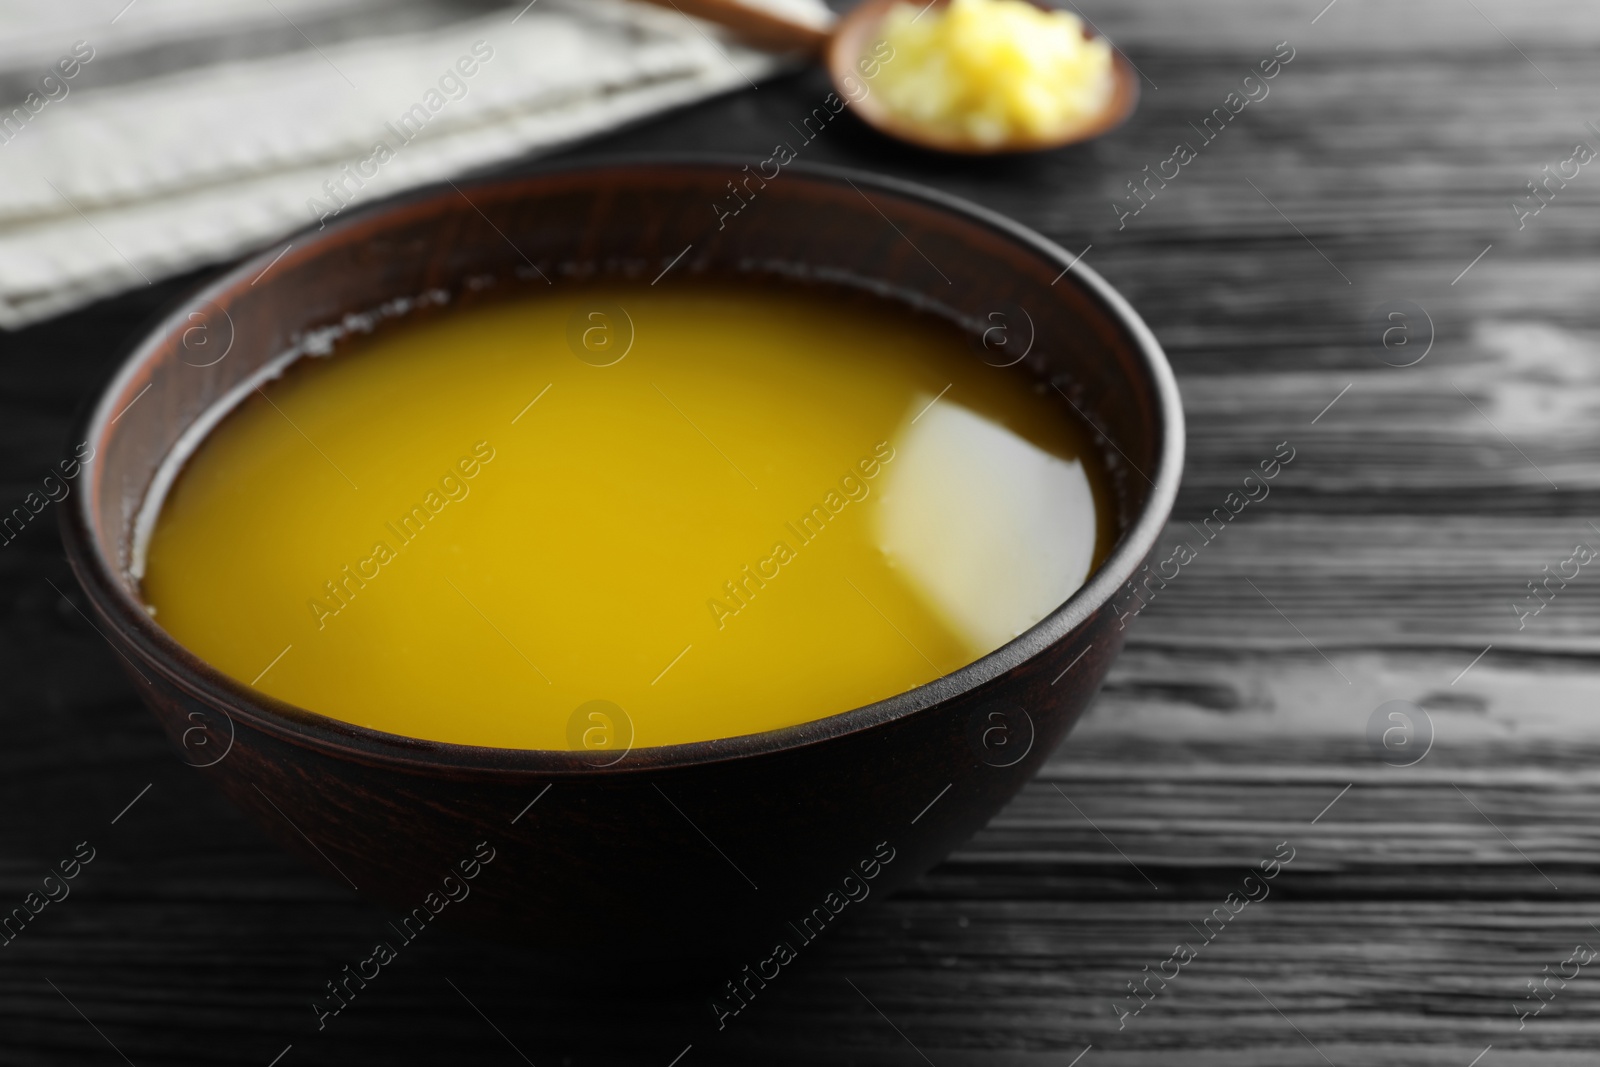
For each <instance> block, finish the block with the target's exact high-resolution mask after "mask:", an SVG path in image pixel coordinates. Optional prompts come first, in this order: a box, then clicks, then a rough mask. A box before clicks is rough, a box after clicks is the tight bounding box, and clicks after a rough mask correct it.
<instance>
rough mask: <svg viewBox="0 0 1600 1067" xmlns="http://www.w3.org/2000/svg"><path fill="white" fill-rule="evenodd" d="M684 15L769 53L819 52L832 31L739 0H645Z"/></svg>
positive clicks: (812, 53)
mask: <svg viewBox="0 0 1600 1067" xmlns="http://www.w3.org/2000/svg"><path fill="white" fill-rule="evenodd" d="M649 2H650V3H652V4H656V5H658V6H660V7H670V8H673V9H674V10H676V11H678V12H679V13H680V14H684V15H694V16H696V17H697V18H702V19H705V20H706V21H707V22H714V23H716V24H717V25H719V26H722V27H725V28H727V29H729V30H732V31H733V32H734V34H736V35H737V36H738V37H740V38H741V39H743V40H744V41H746V42H748V43H749V44H752V45H754V46H755V47H757V48H762V49H766V50H768V51H772V52H800V53H803V54H805V55H810V56H816V55H821V54H822V50H823V49H824V48H825V47H826V46H827V44H828V39H829V38H830V37H831V36H832V34H831V33H830V32H829V31H828V30H824V29H818V28H817V27H815V26H808V25H806V24H805V23H802V22H793V21H790V20H789V19H787V18H785V17H783V16H782V15H777V14H774V13H772V12H770V11H767V10H764V9H762V8H759V7H755V6H754V5H751V4H742V3H740V2H739V0H649Z"/></svg>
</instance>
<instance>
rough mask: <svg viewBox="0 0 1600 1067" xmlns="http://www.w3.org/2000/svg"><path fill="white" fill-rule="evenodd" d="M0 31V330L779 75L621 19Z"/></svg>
mask: <svg viewBox="0 0 1600 1067" xmlns="http://www.w3.org/2000/svg"><path fill="white" fill-rule="evenodd" d="M747 2H751V0H747ZM760 2H762V3H765V4H768V5H774V6H776V4H777V2H778V0H760ZM782 6H783V8H784V9H785V10H786V12H788V13H789V14H790V15H791V16H798V17H799V18H801V19H805V20H808V21H811V22H813V23H815V24H818V25H823V24H826V22H827V21H828V19H829V18H830V16H829V14H828V11H827V8H826V7H824V6H823V5H822V3H821V0H782ZM91 7H92V8H93V11H92V12H91V13H92V14H94V15H95V16H96V17H95V18H93V19H90V18H88V16H87V15H86V13H85V12H86V11H87V10H88V9H90V8H91ZM463 11H465V13H466V14H467V15H469V16H470V17H462V12H463ZM113 18H114V19H115V21H114V22H113V21H112V19H113ZM0 25H4V26H6V27H7V34H6V36H5V40H4V41H3V42H0V99H5V100H10V101H12V102H13V103H12V105H11V106H7V107H6V108H5V109H4V110H3V111H0V138H5V137H9V140H4V141H3V143H0V327H4V328H6V329H15V328H16V327H18V326H21V325H24V324H26V323H29V322H32V321H35V320H38V319H42V318H45V317H48V316H50V315H55V314H58V313H60V312H63V311H66V310H68V309H71V308H74V307H77V306H79V305H82V304H85V303H87V302H89V301H91V300H93V299H96V298H98V297H102V296H106V295H109V294H111V293H115V292H119V291H121V290H123V289H127V288H130V287H133V286H139V285H145V284H148V283H150V282H153V281H155V280H157V279H159V278H161V277H164V276H168V275H172V274H175V273H179V272H182V271H184V270H188V269H190V268H193V267H195V266H198V265H200V264H203V263H208V262H216V261H220V260H224V259H227V258H230V257H232V256H235V255H238V254H240V253H242V252H245V251H248V250H251V249H254V248H258V247H261V246H263V245H266V244H268V243H269V242H271V241H272V240H273V239H274V238H278V237H281V236H282V235H284V234H286V233H289V232H291V231H293V230H296V229H299V228H300V227H302V226H304V225H306V224H307V223H311V222H316V221H317V219H318V217H319V214H321V213H326V212H328V211H330V210H333V209H336V208H339V207H340V205H341V203H342V202H343V201H346V200H348V201H349V202H351V203H354V202H360V201H363V200H369V199H372V198H375V197H379V196H384V195H388V194H390V193H393V192H396V191H398V190H401V189H404V188H407V187H410V186H414V185H418V184H421V183H424V182H428V181H435V180H438V179H441V178H444V177H448V176H452V175H455V174H458V173H460V172H462V171H465V170H469V169H472V168H476V167H480V166H483V165H485V164H489V163H493V162H495V161H497V160H502V159H508V158H512V157H516V156H521V155H524V154H527V153H530V152H534V151H539V150H549V149H552V148H555V147H558V146H560V145H564V144H567V143H570V142H572V141H575V140H577V139H580V138H582V137H585V136H589V135H592V134H595V133H597V132H600V131H603V130H607V129H612V128H615V127H617V126H620V125H622V124H624V123H627V122H629V121H632V120H635V119H638V118H641V117H644V116H647V115H651V114H654V113H657V112H660V111H662V110H665V109H668V108H671V107H674V106H678V105H681V104H684V103H687V102H690V101H694V100H698V99H701V98H704V97H707V96H711V95H714V94H716V93H720V92H724V91H728V90H730V89H737V88H743V87H746V86H747V85H752V84H754V82H755V81H756V80H758V79H760V78H762V77H764V76H766V75H769V74H771V73H773V72H774V71H776V70H778V69H780V67H782V66H783V65H784V63H785V61H784V60H783V59H782V58H781V57H774V56H771V55H767V54H765V53H761V52H757V51H753V50H751V49H749V48H745V47H742V46H740V45H738V44H736V43H734V42H733V41H732V40H731V39H729V38H727V37H725V36H724V35H723V34H721V33H720V32H719V31H718V30H717V29H716V28H715V27H711V26H709V25H707V24H705V23H700V22H696V21H692V20H690V19H689V18H687V17H686V16H683V15H681V14H679V13H677V12H675V11H672V10H669V9H664V8H657V7H652V6H649V5H646V4H641V3H634V2H631V0H535V2H534V3H532V4H528V5H527V6H523V2H522V0H519V2H518V3H516V4H514V5H512V6H508V7H489V6H487V5H485V4H483V3H478V4H475V5H470V6H467V5H462V4H460V3H450V4H446V3H445V2H443V0H410V2H409V3H407V2H396V0H379V2H376V3H375V2H374V0H134V2H133V3H132V4H128V3H127V0H114V2H112V0H107V2H106V3H104V4H102V3H100V2H99V0H94V3H93V4H90V3H85V4H84V5H83V6H82V7H79V6H78V5H77V4H76V3H75V4H73V5H63V4H60V3H56V2H53V0H48V2H46V0H0ZM313 41H315V42H316V43H313ZM77 42H83V44H78V43H77ZM75 45H76V51H74V46H75ZM90 51H92V53H93V58H92V59H89V60H88V61H87V62H80V63H79V64H78V66H77V68H76V70H75V72H74V75H73V77H71V78H65V77H63V73H64V71H68V70H73V69H74V68H73V66H72V62H71V61H72V60H73V59H76V58H78V57H81V56H83V55H84V54H86V53H88V52H90ZM241 53H243V54H242V56H241ZM63 59H65V60H67V61H68V62H67V63H66V65H65V66H64V67H58V63H59V62H60V61H62V60H63ZM468 70H470V71H471V72H472V73H471V74H470V75H469V74H467V73H464V72H465V71H468ZM29 93H33V94H35V95H33V96H32V97H29V96H28V95H27V94H29ZM63 94H64V95H63ZM14 107H20V108H21V109H22V110H21V113H20V114H15V113H14ZM407 116H409V118H407V119H406V121H404V122H402V119H403V118H404V117H407ZM8 117H9V118H10V122H9V125H7V124H5V120H6V119H7V118H8ZM418 127H420V130H418V129H417V128H418ZM380 143H381V144H382V145H383V146H384V147H383V148H381V149H380V148H379V147H378V146H379V144H380ZM346 168H348V170H347V169H346ZM332 186H337V187H339V189H340V193H339V194H338V196H335V194H334V193H333V192H332V191H331V187H332Z"/></svg>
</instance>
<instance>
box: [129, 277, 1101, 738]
mask: <svg viewBox="0 0 1600 1067" xmlns="http://www.w3.org/2000/svg"><path fill="white" fill-rule="evenodd" d="M1064 408H1066V405H1065V404H1064V403H1063V402H1062V401H1061V400H1060V398H1059V397H1058V396H1056V395H1055V394H1054V392H1053V391H1050V390H1048V389H1046V388H1042V387H1041V386H1040V385H1039V384H1038V383H1036V382H1035V381H1034V380H1033V379H1032V378H1030V377H1029V376H1028V375H1026V374H1025V373H1024V372H1023V370H1022V368H1020V367H1010V368H1004V369H1001V368H996V367H992V366H989V365H986V364H985V363H984V362H982V361H981V360H980V359H979V358H977V356H976V355H975V354H974V349H973V347H972V346H971V345H970V344H968V342H967V338H966V335H965V334H963V333H962V332H960V331H959V330H957V329H956V328H955V327H953V326H951V325H948V324H946V323H944V322H942V321H940V320H937V319H935V318H933V317H931V316H927V315H918V314H913V313H912V312H910V311H908V310H906V309H903V308H901V307H900V306H898V305H895V304H891V303H889V302H887V301H882V300H878V299H875V298H868V297H861V296H854V295H846V294H841V293H837V292H833V291H817V290H810V289H803V288H800V287H780V286H774V287H757V286H740V287H728V288H720V287H715V286H686V287H682V288H678V289H676V290H665V289H651V288H646V287H626V286H618V287H612V288H587V287H579V288H569V289H557V290H554V291H552V292H551V293H549V294H536V295H534V296H532V297H528V298H523V299H517V300H512V301H506V302H501V303H494V304H480V305H477V306H475V307H472V308H468V309H461V310H453V311H448V312H443V313H439V314H437V315H435V316H433V317H431V318H427V319H422V320H419V321H416V322H411V323H401V324H398V325H392V326H390V327H388V328H386V329H384V330H383V331H381V332H379V333H378V334H377V335H376V336H374V337H371V338H366V339H361V340H357V341H352V342H348V343H347V344H345V345H344V346H342V347H341V348H340V349H339V350H338V351H337V352H336V353H335V354H334V355H333V356H332V357H330V358H302V359H301V360H299V361H298V362H297V363H296V364H294V365H293V366H291V367H290V368H289V369H288V371H287V372H286V373H285V374H284V375H283V376H282V377H281V378H280V379H278V380H276V381H272V382H269V383H267V384H266V385H264V386H263V387H262V388H261V389H260V390H259V391H258V392H256V393H252V394H251V395H249V396H248V397H247V399H246V400H245V401H244V402H243V403H242V404H240V405H239V407H238V408H237V409H236V410H234V411H233V412H232V413H231V414H229V415H228V416H227V417H226V418H225V419H224V420H222V421H221V422H220V423H219V425H218V426H217V427H216V428H215V429H214V430H213V431H212V432H211V434H210V435H209V436H208V437H207V438H206V439H205V440H204V441H203V442H202V443H201V445H200V446H199V448H198V449H197V451H196V452H195V454H194V455H193V456H192V457H190V458H189V459H188V461H187V463H186V465H185V466H184V468H183V470H182V473H181V474H180V475H179V477H178V478H177V480H176V482H175V483H174V485H173V486H172V489H171V490H170V492H169V493H168V495H167V497H166V499H165V501H164V503H162V506H161V510H160V513H159V516H158V518H157V521H156V524H155V527H154V530H153V533H152V535H151V539H150V544H149V550H148V554H147V559H146V561H145V568H144V574H143V593H144V597H145V599H146V602H147V603H148V604H149V605H151V606H152V607H153V608H154V609H155V619H156V621H157V623H159V624H160V625H161V626H162V627H164V628H165V629H166V630H167V631H168V632H169V633H170V634H172V635H173V637H174V638H176V639H177V640H178V641H180V642H181V643H182V644H184V645H185V646H187V647H188V648H189V649H191V650H192V651H194V652H195V653H196V654H198V655H199V656H201V657H202V658H203V659H205V660H206V661H208V662H209V663H211V664H212V665H213V666H215V667H216V668H218V669H219V670H221V671H223V672H224V673H226V674H228V675H230V676H232V677H233V678H235V679H238V680H239V681H241V682H245V683H248V684H252V685H254V686H255V687H256V688H258V689H260V690H262V691H263V692H265V693H268V694H270V695H272V696H274V697H277V698H278V699H280V700H284V701H287V702H289V703H291V704H295V705H298V706H299V707H302V708H306V709H309V710H311V711H315V712H319V713H321V714H324V715H328V716H331V717H334V718H337V719H342V720H345V721H348V722H351V723H355V724H358V725H363V726H369V727H372V728H375V729H378V730H383V731H387V732H390V733H394V734H401V735H406V736H410V737H416V738H425V739H430V740H436V741H448V742H456V743H461V744H472V745H487V746H498V747H514V748H545V749H569V748H595V749H609V748H615V747H619V746H625V745H626V746H632V747H641V746H650V745H663V744H674V743H680V742H690V741H702V740H708V739H712V738H721V737H730V736H735V735H740V734H748V733H754V732H758V731H764V730H770V729H774V728H778V727H784V726H791V725H795V724H798V723H803V722H807V721H810V720H814V719H818V718H822V717H825V716H828V715H832V714H836V713H839V712H843V711H847V710H849V709H851V708H855V707H859V706H861V705H864V704H868V703H871V702H873V701H876V700H880V699H883V698H886V697H889V696H892V695H894V694H896V693H899V692H903V691H905V690H907V689H910V688H912V687H914V686H917V685H919V684H922V683H924V682H927V681H930V680H932V679H934V678H936V677H938V676H940V675H943V674H946V673H949V672H950V671H952V670H955V669H957V668H959V667H961V666H964V665H965V664H967V663H970V662H972V661H973V660H974V659H976V658H978V657H980V656H982V655H984V654H986V653H988V652H990V651H992V650H994V649H995V648H998V647H999V646H1000V645H1002V644H1004V643H1006V642H1007V641H1009V640H1010V639H1011V638H1012V637H1014V636H1015V635H1017V634H1019V633H1021V632H1022V631H1024V630H1026V629H1027V628H1028V627H1030V626H1031V625H1033V624H1034V623H1035V622H1037V621H1038V620H1039V619H1041V618H1043V617H1044V616H1045V615H1046V614H1048V613H1049V612H1050V611H1052V610H1053V609H1054V608H1056V607H1057V606H1058V605H1059V604H1060V603H1061V602H1062V601H1063V600H1065V599H1066V598H1067V597H1068V596H1069V595H1070V594H1071V593H1072V592H1073V591H1074V590H1075V589H1077V588H1078V587H1079V586H1080V585H1081V584H1082V582H1083V581H1084V579H1085V578H1086V577H1087V575H1088V574H1089V573H1090V571H1091V570H1092V569H1093V568H1094V567H1095V566H1096V565H1097V564H1098V562H1099V560H1100V559H1101V558H1102V556H1103V555H1104V553H1105V552H1106V550H1107V547H1108V545H1109V541H1110V533H1111V524H1110V517H1109V510H1108V508H1107V506H1106V504H1105V500H1106V498H1105V496H1104V486H1103V482H1104V478H1103V475H1102V472H1101V471H1100V468H1099V466H1098V464H1097V462H1096V460H1095V459H1094V458H1093V457H1092V456H1091V454H1090V450H1089V445H1088V441H1087V437H1086V435H1085V434H1084V433H1083V431H1082V430H1081V428H1080V427H1079V426H1078V425H1077V424H1076V423H1075V422H1074V421H1073V420H1072V417H1071V412H1070V409H1068V410H1065V411H1064V410H1063V409H1064ZM597 702H598V703H597ZM596 709H600V711H596ZM597 716H598V717H597Z"/></svg>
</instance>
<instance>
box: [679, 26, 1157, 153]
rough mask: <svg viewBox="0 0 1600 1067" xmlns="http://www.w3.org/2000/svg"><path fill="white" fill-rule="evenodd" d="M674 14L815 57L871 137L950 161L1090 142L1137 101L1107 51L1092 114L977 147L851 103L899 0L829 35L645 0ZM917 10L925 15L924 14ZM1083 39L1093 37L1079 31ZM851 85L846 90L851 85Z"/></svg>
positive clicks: (1127, 66)
mask: <svg viewBox="0 0 1600 1067" xmlns="http://www.w3.org/2000/svg"><path fill="white" fill-rule="evenodd" d="M652 2H655V3H660V4H663V5H664V6H670V7H672V8H674V9H675V10H677V11H679V12H681V13H684V14H689V15H695V16H697V17H699V18H703V19H705V20H707V21H708V22H715V23H717V24H718V25H720V26H723V27H725V28H727V29H729V30H731V31H732V32H733V33H734V34H736V35H737V36H739V37H740V38H741V39H743V40H745V41H748V42H749V43H750V44H752V45H755V46H756V47H758V48H765V49H768V50H772V51H780V52H791V53H799V54H802V55H806V56H812V57H815V58H818V59H820V60H821V61H822V62H823V63H824V64H825V65H826V66H827V68H828V76H829V78H830V79H831V80H832V81H833V87H834V90H835V92H837V93H838V94H839V97H840V99H843V100H850V101H851V107H852V108H854V110H855V113H856V115H857V116H859V117H860V118H861V120H862V121H863V122H865V123H866V124H867V125H869V126H871V127H873V128H874V129H876V130H877V131H878V132H880V133H883V134H885V135H887V136H889V137H893V138H895V139H896V140H900V141H905V142H906V143H908V144H914V145H916V146H918V147H919V148H925V149H930V150H932V151H935V152H948V153H951V154H955V155H1006V154H1013V153H1021V152H1043V151H1047V150H1049V149H1052V148H1062V147H1065V146H1067V145H1071V144H1078V143H1080V142H1083V141H1089V140H1093V139H1094V138H1096V137H1099V136H1101V135H1102V134H1105V133H1108V132H1110V131H1111V130H1113V129H1115V128H1116V127H1118V126H1120V125H1122V123H1123V122H1125V121H1126V120H1127V118H1128V116H1129V115H1132V114H1133V110H1134V108H1135V107H1136V106H1138V103H1139V74H1138V72H1137V71H1136V70H1135V69H1134V66H1133V64H1132V63H1130V62H1129V61H1128V57H1127V56H1125V55H1123V54H1122V52H1121V51H1119V50H1118V49H1116V48H1115V47H1113V48H1112V51H1111V79H1112V84H1111V91H1110V93H1108V94H1107V96H1106V101H1105V106H1104V107H1102V108H1101V110H1100V112H1099V114H1097V115H1094V116H1091V117H1090V118H1088V119H1085V120H1084V121H1082V122H1079V123H1077V124H1074V125H1069V126H1064V127H1062V128H1060V129H1058V130H1053V131H1051V132H1050V133H1048V134H1044V135H1039V136H1013V137H1010V138H1008V139H1006V140H1004V141H1001V142H998V143H992V142H985V141H980V140H978V139H977V138H975V137H971V136H969V135H967V134H965V133H962V132H961V131H957V130H951V129H943V128H939V127H932V126H924V125H921V124H919V123H917V122H914V121H911V120H908V119H906V118H904V117H903V116H900V115H897V114H895V113H894V112H893V111H891V110H889V109H888V108H886V107H884V106H883V102H882V101H881V100H880V99H878V98H877V97H876V96H875V95H873V94H872V93H870V92H869V93H866V94H862V95H861V96H860V99H854V97H855V96H856V95H857V94H858V92H859V89H860V84H861V83H860V73H859V70H858V66H857V65H858V64H859V63H860V62H861V59H862V57H863V56H865V55H867V54H868V53H869V52H870V51H871V48H872V45H873V44H874V43H875V42H876V41H877V40H878V36H879V29H880V27H881V26H882V25H883V20H884V18H885V16H887V15H888V13H889V10H890V9H891V8H893V7H894V6H895V5H896V4H897V3H900V2H902V0H862V2H861V3H859V4H857V5H856V6H855V7H853V8H851V9H850V11H849V12H848V13H846V14H845V15H844V16H843V17H842V18H840V19H839V20H838V21H837V22H835V23H834V24H833V26H832V28H831V29H824V28H822V27H819V26H814V25H810V24H803V23H799V22H795V21H793V20H791V19H788V18H785V17H783V16H780V15H776V14H772V13H769V12H767V11H765V10H763V9H760V8H755V7H750V6H747V5H745V4H742V3H740V2H738V0H652ZM1029 2H1030V3H1034V6H1036V7H1038V8H1040V9H1041V10H1046V11H1050V10H1054V9H1053V8H1051V7H1050V6H1049V5H1048V4H1044V3H1039V2H1037V0H1029ZM946 3H948V0H933V2H932V3H930V4H929V5H928V7H929V8H936V7H943V6H944V5H945V4H946ZM924 10H927V9H926V8H925V9H924ZM1084 33H1085V34H1086V35H1088V36H1091V37H1093V36H1098V34H1096V33H1095V32H1094V31H1093V30H1092V29H1090V28H1087V27H1086V28H1085V30H1084ZM852 86H853V87H854V88H853V89H852V88H851V87H852Z"/></svg>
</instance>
